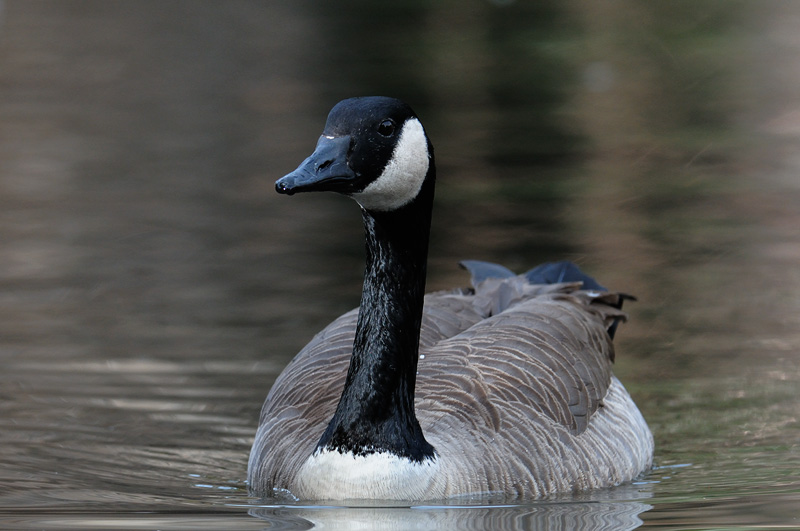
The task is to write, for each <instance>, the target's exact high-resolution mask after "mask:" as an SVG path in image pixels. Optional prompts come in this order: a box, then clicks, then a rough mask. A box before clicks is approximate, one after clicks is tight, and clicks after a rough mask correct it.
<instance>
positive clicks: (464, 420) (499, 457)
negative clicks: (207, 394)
mask: <svg viewBox="0 0 800 531" xmlns="http://www.w3.org/2000/svg"><path fill="white" fill-rule="evenodd" d="M434 181H435V167H434V157H433V147H432V145H431V143H430V141H429V140H428V137H427V136H426V134H425V131H424V129H423V127H422V125H421V123H420V121H419V119H418V118H417V116H416V115H415V114H414V111H412V110H411V108H410V107H409V106H408V105H406V104H405V103H403V102H401V101H399V100H396V99H392V98H384V97H367V98H352V99H347V100H344V101H342V102H340V103H338V104H337V105H336V106H335V107H334V108H333V110H331V112H330V114H329V116H328V120H327V123H326V124H325V129H324V131H323V133H322V136H320V138H319V141H318V142H317V146H316V149H315V151H314V153H313V154H312V155H311V156H310V157H308V158H307V159H306V160H305V161H304V162H303V163H302V164H301V165H300V166H299V167H298V168H297V169H296V170H295V171H293V172H292V173H290V174H288V175H286V176H285V177H283V178H282V179H280V180H279V181H278V182H277V183H276V184H275V187H276V189H277V191H278V192H279V193H282V194H288V195H292V194H295V193H299V192H311V191H322V190H324V191H334V192H339V193H341V194H344V195H347V196H350V197H352V198H353V199H355V200H356V201H357V202H358V203H359V205H360V206H361V212H362V216H363V219H364V226H365V232H366V261H367V265H366V272H365V274H364V289H363V293H362V298H361V305H360V308H358V309H356V310H353V311H350V312H348V313H346V314H344V315H342V316H341V317H339V318H338V319H336V320H335V321H334V322H333V323H331V324H330V325H329V326H328V327H327V328H325V329H324V330H322V331H321V332H320V333H319V334H317V335H316V336H315V337H314V338H313V339H312V340H311V342H310V343H309V344H308V345H306V347H305V348H303V350H301V351H300V353H299V354H297V356H296V357H295V358H294V359H293V360H292V361H291V362H290V363H289V365H288V366H287V367H286V368H285V369H284V371H283V372H282V373H281V375H280V376H279V377H278V379H277V380H276V381H275V383H274V385H273V386H272V389H271V390H270V392H269V395H268V396H267V399H266V402H265V403H264V407H263V409H262V411H261V418H260V424H259V428H258V432H257V434H256V438H255V442H254V443H253V448H252V451H251V454H250V462H249V465H248V478H249V485H250V488H251V490H252V491H253V492H254V493H255V494H260V495H271V494H272V493H273V492H276V491H283V490H288V491H289V492H291V493H292V494H293V495H295V496H296V497H298V498H301V499H314V500H321V499H339V500H341V499H394V500H423V499H440V498H445V497H451V496H456V495H466V494H479V493H503V494H507V495H516V496H526V497H529V496H530V497H533V496H542V495H546V494H552V493H557V492H569V491H576V490H584V489H590V488H598V487H608V486H612V485H617V484H619V483H622V482H625V481H629V480H631V479H632V478H634V477H635V476H637V475H638V474H640V473H641V472H642V471H644V470H645V469H647V468H648V467H649V466H650V464H651V461H652V455H653V437H652V435H651V433H650V430H649V429H648V427H647V424H646V422H645V420H644V419H643V418H642V415H641V413H640V412H639V410H638V409H637V408H636V405H635V404H634V403H633V401H632V400H631V398H630V396H629V395H628V393H627V392H626V391H625V389H624V387H623V386H622V384H621V383H620V382H619V380H617V379H616V378H615V377H614V376H613V375H612V374H611V363H612V361H613V359H614V348H613V344H612V341H611V336H610V333H609V329H611V332H612V333H613V327H614V326H615V325H616V323H617V322H618V321H619V320H621V319H624V314H623V313H622V312H621V311H620V309H619V308H620V307H621V303H622V296H621V295H619V294H616V293H610V292H607V291H605V290H604V289H603V288H602V287H601V286H600V285H599V284H597V283H595V282H594V281H593V280H592V279H590V278H589V277H587V276H585V275H583V274H582V273H580V271H579V270H578V269H577V268H576V267H575V266H574V265H572V264H569V263H560V264H547V265H545V266H541V267H539V268H536V269H534V270H532V271H530V272H529V273H527V275H519V276H518V275H515V274H513V273H512V272H510V271H509V270H508V269H506V268H504V267H502V266H498V265H494V264H487V263H482V262H467V263H465V267H466V268H467V269H468V270H469V271H470V272H471V274H472V284H473V288H472V289H469V290H455V291H450V292H440V293H433V294H429V295H427V296H425V295H424V290H425V271H426V262H427V253H428V234H429V231H430V224H431V207H432V203H433V190H434ZM584 288H585V289H584Z"/></svg>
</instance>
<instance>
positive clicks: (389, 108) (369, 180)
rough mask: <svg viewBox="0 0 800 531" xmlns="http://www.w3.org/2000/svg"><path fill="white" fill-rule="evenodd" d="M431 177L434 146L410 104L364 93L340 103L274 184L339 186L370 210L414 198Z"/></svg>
mask: <svg viewBox="0 0 800 531" xmlns="http://www.w3.org/2000/svg"><path fill="white" fill-rule="evenodd" d="M433 179H434V164H433V147H432V145H431V143H430V141H429V140H428V137H427V135H426V134H425V130H424V128H423V127H422V124H421V123H420V121H419V118H417V115H416V114H415V113H414V111H413V110H412V109H411V107H409V106H408V105H407V104H405V103H404V102H402V101H400V100H397V99H394V98H386V97H362V98H350V99H346V100H344V101H341V102H339V103H338V104H336V106H335V107H334V108H333V109H332V110H331V112H330V114H329V115H328V120H327V122H326V124H325V129H324V130H323V132H322V135H321V136H320V137H319V140H318V141H317V147H316V149H315V150H314V153H312V154H311V156H309V157H308V158H306V159H305V160H304V161H303V162H302V163H301V164H300V166H299V167H298V168H297V169H296V170H294V171H293V172H291V173H289V174H288V175H286V176H284V177H283V178H281V179H279V180H278V181H277V182H276V183H275V189H276V190H277V191H278V193H281V194H287V195H292V194H295V193H300V192H315V191H331V192H338V193H340V194H343V195H346V196H349V197H352V198H353V199H355V200H356V201H357V202H358V203H359V204H360V205H361V206H362V208H364V209H365V210H367V211H372V212H392V211H396V210H399V209H401V208H403V207H404V206H406V205H408V204H410V203H412V202H413V201H414V200H415V199H416V198H417V197H418V196H419V195H420V192H421V190H422V189H423V185H424V184H425V183H426V182H430V183H431V184H432V182H433Z"/></svg>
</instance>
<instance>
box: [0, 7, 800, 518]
mask: <svg viewBox="0 0 800 531" xmlns="http://www.w3.org/2000/svg"><path fill="white" fill-rule="evenodd" d="M1 5H2V9H1V10H0V363H1V364H2V368H3V370H2V371H1V372H0V525H5V526H6V527H10V528H20V529H24V528H31V529H33V528H36V529H40V528H48V529H57V528H63V529H67V528H75V529H91V528H102V529H109V528H119V529H137V528H144V529H152V528H159V529H179V528H192V529H197V528H226V529H238V528H242V529H247V528H255V529H261V528H265V527H268V526H274V527H281V526H285V527H295V528H297V527H299V528H304V527H305V528H307V527H311V526H313V525H318V524H325V525H326V526H328V527H342V528H348V529H352V528H355V527H359V526H360V527H366V528H371V527H374V526H375V525H376V523H380V524H381V525H382V526H384V527H394V528H398V529H401V528H419V529H430V528H435V527H453V526H458V527H463V528H475V529H486V528H500V527H503V528H530V527H539V526H542V527H544V526H547V527H548V528H553V529H633V528H636V527H639V526H643V527H658V528H660V529H701V528H720V527H725V528H739V529H748V528H752V529H762V528H764V527H769V526H775V527H778V526H800V520H798V518H800V512H799V511H798V509H797V507H798V506H800V472H799V471H800V448H799V446H798V441H799V440H800V423H798V417H797V411H800V399H799V398H798V397H799V396H800V231H798V229H797V227H800V208H799V207H800V98H799V97H798V94H800V66H798V64H800V63H798V62H797V61H796V57H797V54H798V52H800V38H799V37H798V33H797V31H796V28H797V27H798V26H799V25H800V7H797V6H796V5H795V4H794V3H780V2H759V3H755V2H753V3H744V2H717V1H696V2H658V3H641V2H627V1H623V2H617V3H614V4H598V3H596V2H588V1H580V0H575V1H570V2H535V3H533V2H530V3H529V2H478V1H475V2H447V1H445V2H436V3H429V4H426V3H415V2H409V3H402V2H401V3H394V4H392V6H378V5H373V4H372V3H362V2H355V1H348V2H339V3H337V6H336V7H335V8H334V7H332V6H329V5H328V4H325V3H315V2H312V1H310V0H309V1H299V2H298V1H293V2H268V3H252V2H238V1H229V2H224V3H217V2H205V1H192V2H188V1H186V2H184V1H175V0H168V1H161V0H159V1H150V2H130V3H125V2H105V1H99V0H98V1H80V2H77V1H60V2H56V1H45V0H36V1H22V0H13V1H11V0H8V1H6V2H3V3H2V4H1ZM359 94H386V95H394V96H399V97H402V98H404V99H406V100H408V101H409V102H410V103H411V104H412V105H413V106H414V107H415V109H416V110H417V112H418V114H419V115H420V116H421V117H422V119H423V122H424V123H425V124H426V127H427V129H428V131H429V133H430V135H431V136H432V138H433V142H434V145H435V146H436V156H437V163H438V166H439V183H438V185H437V187H438V190H437V194H438V195H437V204H436V212H435V215H434V228H433V234H432V248H431V264H430V268H429V270H430V278H429V286H430V288H431V289H439V288H445V287H451V286H454V285H461V284H463V283H464V282H466V278H465V276H464V274H463V273H462V272H461V271H460V270H459V269H458V267H457V266H456V264H457V262H458V260H460V259H462V258H467V257H469V258H478V259H484V260H492V261H497V262H501V263H504V264H506V265H507V266H509V267H511V268H513V269H516V270H524V269H527V268H529V267H530V266H532V265H534V264H536V263H538V262H541V261H543V260H554V259H564V258H566V259H571V260H575V261H577V262H579V263H580V264H581V265H582V266H583V267H584V268H585V269H586V270H588V271H589V272H590V273H591V274H593V275H595V276H596V277H598V278H599V279H600V280H601V282H603V283H604V284H606V285H608V286H609V287H611V288H613V289H619V290H623V291H627V292H630V293H634V294H636V295H637V297H638V298H639V302H637V303H636V304H635V305H632V307H631V308H630V315H631V319H630V322H629V323H628V324H626V325H625V327H624V328H623V329H622V330H621V331H620V333H619V334H618V341H617V343H618V348H617V365H616V372H617V374H618V375H619V376H620V377H621V379H622V380H623V382H624V383H625V385H626V386H627V387H628V389H629V390H630V391H631V393H632V394H633V395H634V398H635V399H636V401H637V403H638V404H639V405H640V408H641V409H642V411H643V413H644V414H645V417H646V418H647V419H648V421H649V423H650V425H651V427H652V429H653V431H654V434H655V439H656V467H655V468H654V470H653V471H652V472H651V473H649V474H647V475H645V476H644V477H642V478H640V480H639V481H637V482H635V483H634V484H632V485H625V486H622V487H619V488H617V489H611V490H608V491H599V492H593V493H587V494H583V495H579V496H561V497H555V498H552V499H547V500H536V501H533V500H523V501H521V502H520V501H519V500H514V501H510V500H502V499H491V498H489V499H466V500H453V501H449V502H447V503H444V502H442V503H432V504H427V505H417V506H414V507H407V506H403V505H400V506H389V507H385V506H381V507H374V506H369V505H367V506H362V507H350V508H346V507H345V508H342V507H329V506H306V505H302V503H301V502H292V501H289V500H281V499H276V500H259V499H255V498H251V497H249V496H248V494H247V489H246V485H245V483H244V479H245V476H246V464H247V455H248V452H249V447H250V444H251V442H252V437H253V435H254V433H255V428H256V422H257V417H258V411H259V409H260V407H261V403H262V401H263V399H264V397H265V396H266V393H267V391H268V389H269V386H270V384H271V382H272V381H273V380H274V378H275V377H276V376H277V374H278V373H279V372H280V370H281V368H282V367H283V366H284V365H285V363H286V362H287V361H288V360H289V359H291V357H292V356H293V355H294V353H295V352H296V351H297V350H298V349H299V348H300V347H302V345H303V344H304V343H305V342H306V341H307V340H308V339H309V338H310V337H311V336H312V335H313V333H314V332H316V331H317V330H319V329H320V328H322V326H324V325H325V324H326V323H327V322H328V321H330V320H331V319H332V318H333V317H335V316H336V315H339V314H340V313H342V312H344V311H345V310H347V309H350V308H351V307H353V306H355V305H356V304H357V303H358V299H359V290H360V282H361V272H362V267H363V264H362V260H363V256H362V241H361V227H360V216H359V214H358V212H357V209H356V207H355V206H354V205H353V204H352V203H351V202H350V201H348V200H346V199H344V198H340V197H332V196H331V197H328V196H324V195H320V196H302V197H293V198H286V197H282V196H277V195H276V194H274V192H273V182H274V180H275V179H276V178H278V177H280V176H281V175H283V174H284V173H286V172H287V171H289V170H291V169H293V168H294V167H295V165H296V164H297V163H298V162H299V161H300V160H302V158H303V157H305V156H306V155H307V154H308V153H309V152H310V150H311V149H312V148H313V145H314V142H315V139H316V137H317V135H318V134H319V131H320V130H321V127H322V124H323V122H324V117H325V113H326V112H327V110H328V109H329V107H330V106H331V105H332V104H333V103H335V102H336V101H338V100H339V99H342V98H344V97H348V96H353V95H359Z"/></svg>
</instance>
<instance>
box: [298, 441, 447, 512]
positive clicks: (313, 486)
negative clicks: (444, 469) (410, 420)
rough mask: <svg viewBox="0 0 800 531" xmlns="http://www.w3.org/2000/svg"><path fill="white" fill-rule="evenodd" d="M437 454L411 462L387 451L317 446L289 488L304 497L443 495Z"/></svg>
mask: <svg viewBox="0 0 800 531" xmlns="http://www.w3.org/2000/svg"><path fill="white" fill-rule="evenodd" d="M438 475H439V463H438V460H437V459H436V458H433V459H426V460H424V461H422V462H414V461H411V460H410V459H407V458H404V457H398V456H397V455H395V454H390V453H383V452H381V453H377V452H376V453H374V454H369V455H364V456H356V455H353V454H352V453H340V452H339V451H336V450H317V451H316V452H314V453H313V454H312V455H311V457H309V458H308V459H307V460H306V462H305V463H303V466H302V467H301V468H300V470H299V472H298V473H297V476H296V478H295V482H294V485H292V488H291V489H290V490H291V491H292V493H293V494H294V495H295V496H298V497H300V498H307V499H317V500H320V499H323V500H325V499H327V500H346V499H356V498H359V499H383V500H419V499H430V498H439V497H442V495H443V494H444V492H438V491H437V484H440V482H438V481H437V477H438Z"/></svg>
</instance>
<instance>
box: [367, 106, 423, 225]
mask: <svg viewBox="0 0 800 531" xmlns="http://www.w3.org/2000/svg"><path fill="white" fill-rule="evenodd" d="M428 155H429V154H428V139H427V137H426V136H425V130H424V129H423V128H422V124H421V123H420V121H419V120H417V119H416V118H412V119H410V120H407V121H406V123H405V124H403V129H402V130H401V131H400V138H399V140H398V141H397V145H396V146H395V148H394V152H393V153H392V158H391V159H390V160H389V163H388V164H387V165H386V168H384V170H383V173H381V175H380V176H379V177H378V178H377V179H375V180H374V181H372V182H371V183H370V184H369V185H368V186H367V187H366V188H364V190H363V191H361V192H359V193H356V194H353V195H352V197H353V199H355V200H356V201H358V203H359V204H360V205H361V206H362V207H364V208H365V209H367V210H376V211H389V210H396V209H398V208H400V207H402V206H403V205H405V204H407V203H410V202H411V201H412V200H413V199H414V198H415V197H417V194H418V193H419V190H420V188H422V182H423V181H424V180H425V176H426V175H427V174H428V166H429V165H430V160H429V158H428Z"/></svg>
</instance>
